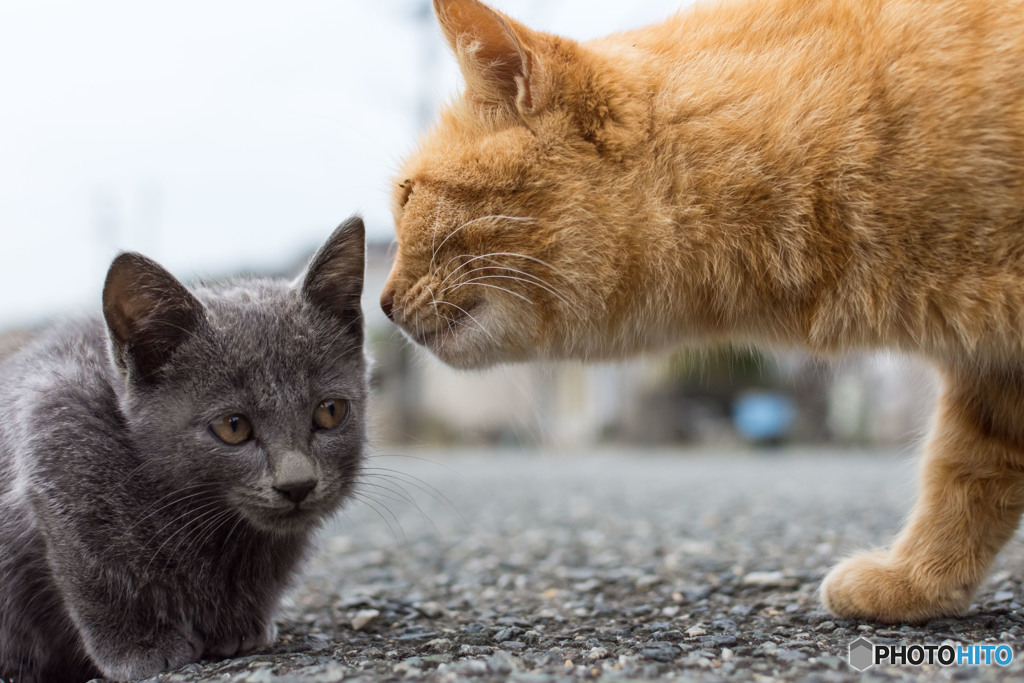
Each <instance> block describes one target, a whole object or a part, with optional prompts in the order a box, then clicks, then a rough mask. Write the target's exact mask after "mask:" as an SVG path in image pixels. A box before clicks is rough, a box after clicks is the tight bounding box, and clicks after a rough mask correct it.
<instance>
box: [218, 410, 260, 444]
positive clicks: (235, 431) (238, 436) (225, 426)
mask: <svg viewBox="0 0 1024 683" xmlns="http://www.w3.org/2000/svg"><path fill="white" fill-rule="evenodd" d="M210 431H211V432H213V435H214V436H216V437H217V438H218V439H220V440H221V441H223V442H224V443H226V444H230V445H232V446H237V445H238V444H240V443H244V442H246V441H248V440H249V439H251V438H252V423H251V422H249V419H248V418H247V417H245V416H244V415H225V416H224V417H222V418H220V419H219V420H215V421H214V422H211V423H210Z"/></svg>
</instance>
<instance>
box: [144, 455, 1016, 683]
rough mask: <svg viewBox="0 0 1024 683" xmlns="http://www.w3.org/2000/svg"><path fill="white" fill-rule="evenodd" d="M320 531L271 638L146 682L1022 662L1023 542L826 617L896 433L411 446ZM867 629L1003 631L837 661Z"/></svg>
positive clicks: (821, 676) (770, 675) (991, 674)
mask: <svg viewBox="0 0 1024 683" xmlns="http://www.w3.org/2000/svg"><path fill="white" fill-rule="evenodd" d="M408 453H409V454H410V455H407V456H377V457H375V458H374V461H373V464H372V465H371V467H374V468H379V469H375V470H374V471H375V474H376V476H375V477H374V478H373V479H371V480H369V483H368V485H367V487H366V488H365V489H364V491H363V493H362V494H361V497H362V499H363V500H361V501H358V502H357V501H353V503H352V504H351V505H350V506H349V509H348V510H347V511H346V512H345V513H343V514H342V515H340V516H339V517H338V519H337V521H336V522H335V523H334V524H332V525H331V526H330V527H329V528H328V529H326V530H325V533H324V534H323V536H322V542H321V548H320V552H319V553H318V554H317V556H316V558H315V559H314V560H313V562H312V563H311V565H310V567H309V568H308V571H307V572H306V575H305V577H304V578H303V579H302V581H300V582H299V584H298V585H297V587H296V589H295V590H294V591H293V593H292V594H291V596H290V598H289V599H288V600H287V602H286V604H285V606H284V609H283V611H282V615H281V619H280V629H281V635H280V637H279V639H278V642H277V643H276V644H275V645H274V647H273V648H271V649H270V650H267V651H263V652H260V653H257V654H255V655H252V656H248V657H244V658H240V659H235V660H227V661H222V662H206V663H203V664H193V665H190V666H187V667H184V668H183V669H180V670H178V671H175V672H171V673H167V674H162V675H160V676H157V677H155V678H153V679H150V680H152V681H162V682H166V681H236V682H241V681H251V682H254V683H255V682H258V681H288V680H295V681H340V680H413V681H415V680H427V681H453V680H463V679H467V678H476V679H480V680H513V681H573V680H616V681H617V680H637V679H654V678H680V679H684V680H696V681H714V680H725V679H736V680H818V681H847V680H859V679H861V678H864V679H866V680H911V679H912V680H924V679H927V680H935V679H939V680H944V679H952V680H961V679H971V680H1021V679H1022V678H1024V651H1022V640H1024V638H1022V636H1024V610H1021V607H1020V604H1019V603H1021V602H1024V589H1022V587H1021V583H1022V580H1024V561H1022V560H1024V549H1022V545H1021V543H1020V542H1019V540H1017V541H1015V542H1014V543H1013V544H1012V546H1011V547H1010V548H1008V549H1006V550H1005V551H1004V552H1003V553H1002V555H1001V556H1000V558H999V561H998V564H997V566H996V567H995V569H994V571H993V574H992V576H991V578H990V579H989V581H988V582H987V583H986V584H985V585H984V586H983V588H982V590H981V592H980V593H979V595H978V596H977V602H976V604H975V605H974V606H972V607H971V609H970V611H969V613H968V614H967V615H966V616H965V617H964V618H961V619H950V620H941V621H933V622H931V623H929V624H926V625H924V626H912V627H910V626H905V627H896V628H892V627H888V626H885V625H883V624H876V623H861V622H854V621H846V620H840V619H834V618H832V617H831V616H830V615H829V614H828V613H827V612H825V611H824V610H823V609H822V607H821V605H820V603H819V602H818V599H817V596H816V590H817V586H818V584H819V582H820V580H821V578H822V577H823V576H824V574H825V572H826V570H827V569H828V568H829V567H830V566H831V565H832V564H834V563H835V562H836V560H837V559H838V558H840V557H842V556H843V555H845V554H846V553H849V552H851V551H853V550H855V549H858V548H862V547H866V546H873V545H878V544H883V543H886V542H888V540H889V539H890V538H891V536H892V534H893V533H894V532H895V531H896V530H897V528H898V526H899V524H900V520H901V519H902V517H903V516H904V515H905V514H906V512H907V511H908V509H909V507H910V503H911V501H912V496H913V486H914V483H913V482H914V479H915V472H916V470H915V466H914V462H913V460H911V459H909V458H908V457H907V456H905V455H900V454H894V453H836V452H821V451H799V452H794V451H780V452H759V453H736V452H729V453H707V452H689V451H686V452H684V451H661V452H651V451H643V452H616V451H610V450H608V451H601V452H597V453H589V454H578V455H566V454H558V455H552V454H538V453H520V452H507V453H506V452H497V451H480V452H460V453H454V454H453V453H441V452H431V451H417V450H412V451H408ZM859 636H865V637H867V638H869V639H871V640H872V641H874V642H875V643H879V644H881V643H901V644H912V643H921V644H928V643H932V644H939V643H943V642H945V641H952V642H955V643H987V644H998V643H1006V644H1009V645H1011V646H1012V647H1013V648H1014V651H1015V654H1016V655H1017V657H1016V658H1015V660H1014V662H1013V663H1012V664H1011V665H1010V666H1009V667H1006V668H1001V667H998V666H959V667H958V666H951V667H939V666H931V667H928V666H925V667H911V666H902V667H872V668H870V669H868V670H867V671H866V672H865V673H864V674H858V673H857V672H856V671H854V670H853V669H851V668H850V667H849V665H848V663H847V647H848V644H849V643H850V642H851V641H852V640H854V639H856V638H857V637H859Z"/></svg>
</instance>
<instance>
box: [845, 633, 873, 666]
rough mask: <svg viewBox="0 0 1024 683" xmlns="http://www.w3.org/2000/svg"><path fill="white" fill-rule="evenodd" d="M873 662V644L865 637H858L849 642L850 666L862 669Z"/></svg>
mask: <svg viewBox="0 0 1024 683" xmlns="http://www.w3.org/2000/svg"><path fill="white" fill-rule="evenodd" d="M874 663H875V645H874V643H872V642H871V641H870V640H868V639H866V638H858V639H857V640H855V641H853V642H852V643H850V666H852V667H853V668H854V669H856V670H857V671H863V670H864V669H866V668H868V667H869V666H871V665H872V664H874Z"/></svg>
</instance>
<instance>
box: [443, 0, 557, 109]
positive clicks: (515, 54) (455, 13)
mask: <svg viewBox="0 0 1024 683" xmlns="http://www.w3.org/2000/svg"><path fill="white" fill-rule="evenodd" d="M434 14H436V15H437V20H438V22H440V24H441V30H442V32H443V33H444V37H445V39H446V40H447V41H448V45H449V46H450V47H451V49H452V51H453V52H454V53H455V58H456V59H457V60H458V62H459V68H460V69H461V71H462V76H463V78H465V80H466V92H467V93H468V94H469V95H470V97H472V98H473V99H474V100H476V101H478V102H484V103H488V104H492V105H493V104H496V105H499V106H502V107H504V108H506V109H508V110H510V111H515V110H516V109H517V108H518V109H519V110H520V111H522V112H524V113H530V112H532V111H534V110H536V109H537V108H539V107H540V106H541V105H542V101H543V100H544V91H545V88H544V86H543V81H544V78H543V73H542V72H543V67H542V64H541V62H540V60H539V59H538V52H539V49H538V48H539V47H540V46H541V42H542V41H543V39H544V37H543V36H542V35H541V34H538V33H536V32H535V31H532V30H530V29H529V28H527V27H526V26H523V25H522V24H520V23H518V22H516V21H513V20H512V19H510V18H509V17H507V16H505V15H504V14H502V13H501V12H498V11H497V10H495V9H491V8H490V7H488V6H487V5H485V4H484V3H482V2H479V0H434Z"/></svg>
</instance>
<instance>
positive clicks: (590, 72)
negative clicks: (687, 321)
mask: <svg viewBox="0 0 1024 683" xmlns="http://www.w3.org/2000/svg"><path fill="white" fill-rule="evenodd" d="M434 9H435V12H436V14H437V17H438V19H439V21H440V24H441V27H442V30H443V31H444V34H445V37H446V38H447V40H448V43H449V44H450V46H451V48H452V50H453V51H454V53H455V56H456V58H457V59H458V62H459V65H460V67H461V69H462V74H463V77H464V79H465V83H466V88H465V92H464V93H463V94H462V95H461V97H459V98H457V99H456V100H455V101H453V102H452V103H451V104H449V105H448V106H447V108H446V109H445V110H444V111H443V112H442V113H441V117H440V120H439V121H438V122H437V124H436V125H435V126H434V127H433V129H432V130H431V131H430V132H428V133H427V134H426V135H425V137H424V138H423V139H422V140H421V141H420V143H419V146H418V148H417V150H416V151H415V152H414V153H413V154H412V155H411V157H410V158H409V159H408V160H407V161H406V163H405V164H404V166H403V168H402V169H401V171H400V172H399V174H398V176H397V178H396V183H395V193H394V207H393V210H394V216H395V226H396V233H397V238H398V252H397V255H396V258H395V265H394V269H393V270H392V272H391V275H390V276H389V278H388V281H387V284H386V285H385V289H384V292H383V294H382V296H381V306H382V307H383V309H384V311H385V312H386V313H387V314H388V315H389V317H391V318H392V319H393V320H394V321H395V322H396V323H397V324H398V325H399V326H401V327H402V328H403V329H404V330H405V331H406V333H407V334H408V335H409V336H410V337H411V338H412V339H414V340H415V341H417V342H418V343H420V344H423V345H424V346H426V347H427V348H428V349H430V350H431V351H432V352H433V353H435V354H436V355H437V356H438V357H439V358H441V359H442V360H444V361H445V362H447V363H450V364H452V365H455V366H460V367H478V366H483V365H489V364H492V363H496V362H501V361H513V360H524V359H528V358H533V357H537V356H543V357H582V356H595V355H602V353H603V352H602V349H596V348H594V347H593V344H594V342H593V341H591V340H592V339H593V338H594V335H593V334H588V333H587V330H588V328H590V327H593V326H601V327H602V328H607V326H608V325H611V326H614V325H615V320H614V318H615V317H616V316H617V315H618V312H617V310H616V303H617V302H616V297H617V293H618V292H619V289H620V284H621V282H622V281H623V280H628V278H629V277H630V272H629V270H630V263H631V259H632V258H633V257H632V256H631V255H630V254H629V253H628V252H629V250H628V249H625V250H624V249H623V239H624V238H626V236H627V233H628V226H629V225H630V224H631V223H632V221H633V220H635V218H636V216H635V210H636V198H635V197H636V194H637V193H638V192H640V191H641V190H640V189H639V188H637V187H635V184H636V181H637V178H636V177H634V176H631V171H630V169H631V167H632V164H633V161H632V159H631V155H632V154H633V153H634V152H633V151H632V150H633V149H634V148H635V143H634V140H633V138H634V136H637V135H640V136H642V135H644V131H643V128H644V125H643V117H644V114H645V111H644V105H640V104H638V98H632V97H630V90H631V88H633V87H635V86H636V85H637V84H636V83H634V82H632V79H633V78H634V76H633V75H631V74H626V73H625V72H624V71H623V70H622V69H620V68H618V65H616V64H615V63H614V59H611V58H609V55H608V51H607V50H605V51H602V54H600V55H599V54H597V53H596V52H594V51H592V50H589V49H587V48H586V47H585V46H583V45H580V44H578V43H575V42H573V41H571V40H567V39H564V38H560V37H557V36H553V35H549V34H543V33H539V32H536V31H532V30H530V29H528V28H526V27H525V26H522V25H520V24H519V23H517V22H515V21H513V20H511V19H509V18H508V17H506V16H505V15H503V14H501V13H500V12H498V11H496V10H494V9H492V8H490V7H488V6H486V5H484V4H482V3H480V2H478V1H477V0H434ZM651 190H652V188H649V187H648V188H645V191H647V192H650V191H651Z"/></svg>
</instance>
